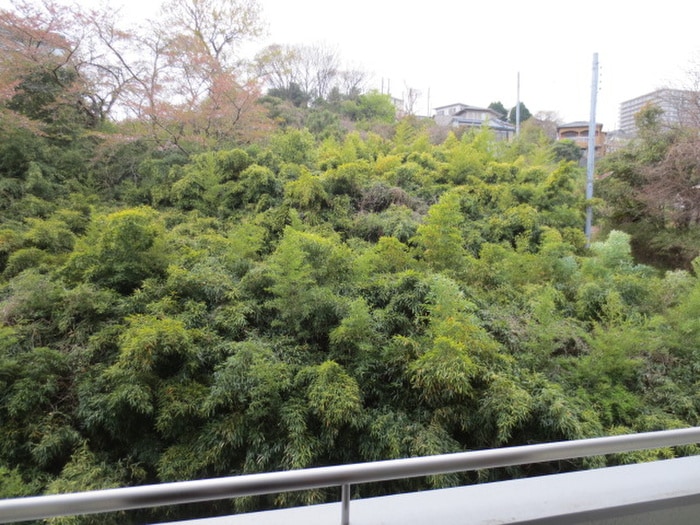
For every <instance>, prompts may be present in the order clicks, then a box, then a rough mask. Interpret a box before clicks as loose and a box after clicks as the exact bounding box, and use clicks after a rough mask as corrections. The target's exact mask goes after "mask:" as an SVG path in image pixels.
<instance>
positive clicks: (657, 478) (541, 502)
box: [164, 456, 700, 525]
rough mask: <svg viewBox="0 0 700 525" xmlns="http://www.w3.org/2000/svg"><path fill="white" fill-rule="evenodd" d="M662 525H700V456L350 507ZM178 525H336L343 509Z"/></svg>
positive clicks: (361, 513) (442, 518)
mask: <svg viewBox="0 0 700 525" xmlns="http://www.w3.org/2000/svg"><path fill="white" fill-rule="evenodd" d="M338 492H339V493H340V489H339V490H338ZM664 522H665V523H673V524H680V525H682V524H695V523H700V456H693V457H688V458H678V459H671V460H665V461H656V462H653V463H642V464H636V465H625V466H620V467H610V468H604V469H597V470H586V471H581V472H572V473H567V474H557V475H552V476H542V477H537V478H528V479H518V480H511V481H502V482H496V483H486V484H482V485H470V486H466V487H457V488H451V489H442V490H431V491H425V492H415V493H408V494H399V495H395V496H385V497H381V498H368V499H359V500H353V501H352V502H351V504H350V524H351V525H425V524H431V523H435V524H440V525H457V524H460V525H466V524H470V525H471V524H480V525H486V524H489V525H495V524H503V523H541V524H562V525H565V524H577V523H589V524H599V525H627V524H629V525H632V524H634V525H656V524H659V523H664ZM177 524H178V525H273V524H274V525H278V524H284V525H339V524H340V503H329V504H324V505H314V506H309V507H296V508H292V509H282V510H273V511H267V512H255V513H250V514H239V515H235V516H226V517H220V518H205V519H199V520H189V521H180V522H177ZM164 525H175V522H172V523H170V524H164Z"/></svg>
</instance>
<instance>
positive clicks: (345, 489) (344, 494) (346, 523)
mask: <svg viewBox="0 0 700 525" xmlns="http://www.w3.org/2000/svg"><path fill="white" fill-rule="evenodd" d="M340 500H341V501H340V505H341V514H340V525H350V484H348V483H346V484H345V485H343V486H342V487H341V496H340Z"/></svg>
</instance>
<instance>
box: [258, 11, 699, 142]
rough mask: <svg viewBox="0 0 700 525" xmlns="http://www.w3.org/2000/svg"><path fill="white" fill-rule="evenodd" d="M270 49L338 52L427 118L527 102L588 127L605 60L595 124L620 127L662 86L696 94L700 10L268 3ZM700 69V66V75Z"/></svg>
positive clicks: (533, 109)
mask: <svg viewBox="0 0 700 525" xmlns="http://www.w3.org/2000/svg"><path fill="white" fill-rule="evenodd" d="M261 4H262V7H263V10H264V15H263V16H264V18H265V19H266V20H267V23H268V29H269V36H268V37H267V38H268V41H269V42H275V43H285V44H287V43H290V44H294V43H313V42H321V43H326V44H327V45H330V46H337V47H338V49H339V50H340V53H341V56H342V57H343V58H344V59H345V60H347V61H348V62H350V63H353V64H357V65H359V66H360V68H361V69H363V70H366V71H368V72H369V73H371V74H372V75H373V77H374V87H375V88H377V89H381V88H382V86H383V87H384V90H385V91H386V90H387V87H388V86H390V89H391V94H392V95H394V96H397V97H399V98H400V97H401V94H402V92H403V91H405V90H406V86H409V87H412V88H415V89H418V90H419V91H420V92H421V93H422V95H423V96H422V97H421V101H420V102H419V103H418V104H417V112H418V113H420V114H426V113H429V114H431V115H432V114H433V113H432V112H433V108H435V107H439V106H443V105H448V104H452V103H456V102H460V103H464V104H469V105H473V106H480V107H486V106H488V105H489V104H490V103H491V102H495V101H500V102H502V103H503V104H504V106H506V107H507V108H510V107H512V106H514V105H515V104H516V102H517V100H518V76H519V77H520V90H519V92H520V100H521V101H522V102H523V103H524V104H525V105H526V106H527V108H528V109H529V110H530V112H531V113H533V114H534V113H537V112H539V111H552V112H556V113H557V114H558V116H559V118H560V119H561V120H562V121H564V122H571V121H576V120H588V119H589V117H590V113H591V98H592V97H591V93H592V80H593V57H594V54H595V53H597V54H598V63H599V69H598V77H599V82H598V91H597V93H596V119H597V121H598V122H602V123H603V126H604V129H605V130H613V129H616V128H617V125H618V121H619V105H620V103H621V102H623V101H625V100H629V99H631V98H635V97H637V96H639V95H643V94H645V93H648V92H650V91H653V90H655V89H657V88H660V87H679V88H686V87H688V86H689V83H690V80H689V78H690V76H689V74H688V71H689V70H691V69H693V63H692V62H693V61H694V60H695V59H696V57H698V51H700V31H698V30H697V14H700V8H698V7H697V6H695V4H694V3H692V2H685V1H683V2H681V1H679V0H665V1H664V2H660V1H650V0H638V1H637V2H634V3H633V2H623V1H621V0H607V1H603V0H588V2H573V1H561V0H528V1H522V0H521V1H517V0H500V1H492V0H480V1H469V0H466V1H464V0H463V1H462V2H455V1H454V0H431V1H430V2H415V3H412V2H405V1H402V2H399V1H393V0H354V1H352V2H342V1H335V2H333V1H328V0H326V1H320V0H293V1H290V0H261ZM697 66H698V67H700V63H699V64H698V65H697Z"/></svg>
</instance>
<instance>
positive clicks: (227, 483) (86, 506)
mask: <svg viewBox="0 0 700 525" xmlns="http://www.w3.org/2000/svg"><path fill="white" fill-rule="evenodd" d="M694 443H700V427H693V428H684V429H676V430H664V431H658V432H647V433H642V434H626V435H621V436H611V437H600V438H591V439H581V440H576V441H560V442H555V443H543V444H538V445H526V446H518V447H508V448H499V449H490V450H476V451H472V452H460V453H456V454H444V455H440V456H427V457H418V458H406V459H393V460H386V461H377V462H372V463H355V464H351V465H338V466H332V467H318V468H311V469H302V470H288V471H284V472H269V473H264V474H249V475H243V476H231V477H224V478H214V479H205V480H197V481H180V482H174V483H162V484H158V485H144V486H139V487H127V488H117V489H106V490H97V491H91V492H79V493H73V494H56V495H50V496H37V497H27V498H13V499H6V500H0V523H14V522H18V521H28V520H37V519H44V518H52V517H57V516H67V515H78V514H95V513H101V512H114V511H124V510H133V509H140V508H147V507H159V506H163V505H176V504H184V503H195V502H202V501H212V500H219V499H228V498H235V497H240V496H259V495H263V494H276V493H280V492H288V491H295V490H305V489H317V488H324V487H334V486H340V487H342V496H341V499H342V501H341V523H342V525H348V523H349V519H350V486H351V485H353V484H357V483H368V482H377V481H387V480H392V479H400V478H412V477H419V476H430V475H436V474H447V473H451V472H462V471H468V470H479V469H487V468H496V467H508V466H515V465H524V464H529V463H540V462H545V461H557V460H564V459H573V458H580V457H586V456H602V455H606V454H614V453H619V452H631V451H634V450H643V449H652V448H663V447H672V446H679V445H690V444H694Z"/></svg>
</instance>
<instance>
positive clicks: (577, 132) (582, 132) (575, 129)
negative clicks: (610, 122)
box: [557, 121, 606, 159]
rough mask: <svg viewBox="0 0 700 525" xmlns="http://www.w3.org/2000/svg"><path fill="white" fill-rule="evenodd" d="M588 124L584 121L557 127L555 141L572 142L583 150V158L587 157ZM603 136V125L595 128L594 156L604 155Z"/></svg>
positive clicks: (597, 125)
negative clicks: (565, 140)
mask: <svg viewBox="0 0 700 525" xmlns="http://www.w3.org/2000/svg"><path fill="white" fill-rule="evenodd" d="M589 129H590V126H589V123H588V122H585V121H578V122H569V123H568V124H560V125H559V126H557V140H563V139H568V140H573V141H574V142H575V143H576V145H577V146H578V147H579V148H581V149H582V150H583V158H584V159H585V158H586V156H587V155H588V131H589ZM605 136H606V133H604V132H603V125H602V124H596V126H595V156H596V157H600V156H602V155H605Z"/></svg>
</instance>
